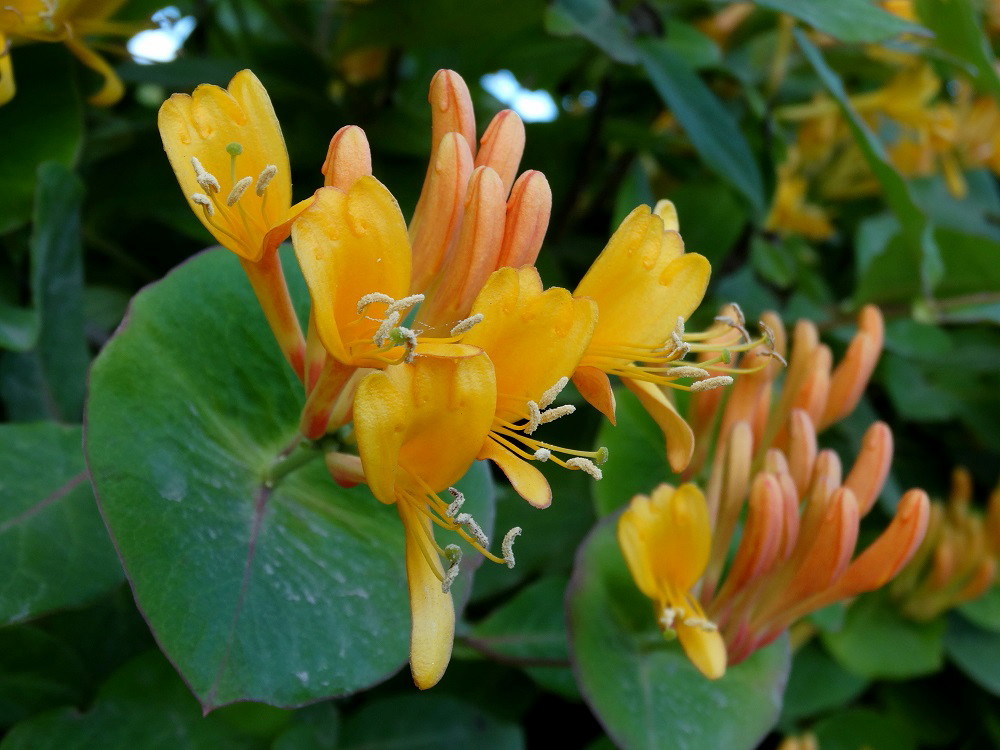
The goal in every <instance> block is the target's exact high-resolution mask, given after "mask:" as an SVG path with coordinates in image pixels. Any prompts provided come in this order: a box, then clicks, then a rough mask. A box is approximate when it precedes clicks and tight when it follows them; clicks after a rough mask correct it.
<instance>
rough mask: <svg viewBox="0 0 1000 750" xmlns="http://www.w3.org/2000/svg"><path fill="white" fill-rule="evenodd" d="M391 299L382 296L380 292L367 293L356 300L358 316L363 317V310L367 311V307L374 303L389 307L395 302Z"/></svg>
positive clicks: (387, 296)
mask: <svg viewBox="0 0 1000 750" xmlns="http://www.w3.org/2000/svg"><path fill="white" fill-rule="evenodd" d="M395 301H396V300H394V299H393V298H392V297H390V296H389V295H388V294H382V292H369V293H368V294H366V295H364V296H363V297H362V298H361V299H359V300H358V315H364V314H365V310H367V309H368V305H373V304H375V303H376V302H382V303H384V304H386V305H391V304H392V303H393V302H395Z"/></svg>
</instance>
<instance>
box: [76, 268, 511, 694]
mask: <svg viewBox="0 0 1000 750" xmlns="http://www.w3.org/2000/svg"><path fill="white" fill-rule="evenodd" d="M289 257H291V256H290V255H289V256H286V260H287V258H289ZM286 274H287V275H288V277H289V278H290V283H291V285H292V287H293V295H294V296H295V297H296V298H297V299H298V300H300V301H303V302H304V300H305V298H306V294H305V291H304V283H303V282H302V279H301V276H300V275H299V274H298V271H297V270H296V269H295V268H294V265H293V263H292V262H291V261H289V262H288V263H286ZM301 407H302V395H301V387H300V386H299V384H298V382H297V380H296V379H295V377H294V375H293V374H292V373H291V371H290V370H289V368H288V367H287V365H285V363H284V361H283V360H282V358H281V356H280V354H279V353H278V349H277V346H276V344H275V343H274V341H273V339H272V338H271V334H270V331H269V329H268V328H267V325H266V324H265V322H264V319H263V316H262V315H261V313H260V311H259V309H258V307H257V303H256V301H255V299H254V296H253V293H252V292H251V290H250V286H249V284H248V283H247V281H246V279H245V278H244V277H243V274H242V272H241V270H240V267H239V264H238V262H237V261H236V258H235V257H234V256H232V255H231V254H230V253H227V252H225V251H223V250H212V251H208V252H206V253H203V254H202V255H200V256H197V257H196V258H194V259H193V260H191V261H189V262H188V263H186V264H184V265H183V266H181V267H180V268H178V269H176V270H175V271H173V272H172V273H170V274H169V275H168V276H167V277H166V278H165V279H164V280H163V281H161V282H159V283H158V284H155V285H153V286H151V287H148V288H147V289H146V290H144V291H143V292H141V293H140V294H139V295H138V296H137V297H136V298H135V300H134V301H133V304H132V307H131V310H130V313H129V316H128V318H127V320H126V322H125V323H124V324H123V326H122V328H121V329H120V330H119V332H118V333H117V334H116V335H115V337H114V338H113V339H112V340H111V342H109V344H108V346H107V347H106V348H105V349H104V351H103V352H102V354H101V356H100V357H98V359H97V361H96V362H95V364H94V368H93V372H92V376H91V393H90V400H89V402H88V406H87V454H88V457H89V461H90V467H91V470H92V472H93V476H94V483H95V486H96V488H97V492H98V496H99V501H100V503H101V507H102V509H103V511H104V515H105V518H106V520H107V523H108V527H109V528H110V529H111V532H112V534H113V536H114V538H115V541H116V543H117V546H118V550H119V553H120V555H121V558H122V562H123V563H124V566H125V570H126V573H127V575H128V577H129V580H130V581H131V583H132V587H133V589H134V592H135V597H136V601H137V603H138V605H139V607H140V609H141V610H142V611H143V613H144V614H145V616H146V618H147V619H148V621H149V623H150V627H151V628H152V630H153V632H154V634H155V636H156V638H157V640H158V642H159V644H160V646H161V647H162V648H163V650H164V651H165V652H166V654H167V656H168V657H169V658H170V659H171V661H172V662H173V663H174V664H175V665H176V666H177V668H178V669H179V670H180V672H181V674H183V675H184V677H185V679H186V681H187V683H188V684H189V685H190V686H191V688H192V690H193V691H194V692H195V694H196V695H197V696H198V697H199V699H200V700H201V701H202V704H203V705H204V706H206V708H211V707H215V706H219V705H222V704H225V703H230V702H233V701H237V700H259V701H263V702H268V703H273V704H277V705H294V704H301V703H306V702H309V701H313V700H316V699H318V698H322V697H326V696H331V695H337V694H343V693H347V692H351V691H355V690H358V689H360V688H363V687H366V686H368V685H371V684H372V683H374V682H377V681H379V680H382V679H384V678H385V677H387V676H388V675H390V674H391V673H393V672H394V671H396V670H397V669H398V668H399V667H400V665H401V664H402V663H403V662H404V661H405V660H406V658H407V644H408V640H409V608H408V603H407V593H406V585H405V574H404V568H403V537H402V530H401V526H400V524H399V521H398V518H397V515H396V512H395V509H394V508H391V507H387V506H384V505H382V504H380V503H378V502H376V501H375V500H374V499H373V498H372V496H371V495H370V493H369V492H368V491H367V489H366V488H364V487H357V488H354V489H351V490H346V489H342V488H338V487H337V486H336V485H335V484H334V483H333V481H332V480H331V479H330V477H329V476H328V475H327V473H326V470H325V468H324V466H323V463H322V461H313V462H312V463H311V464H307V465H305V466H304V467H302V468H299V469H297V470H295V471H293V472H291V473H289V474H287V475H286V476H284V477H283V478H282V479H280V480H279V481H278V482H277V483H276V484H274V486H273V487H272V486H268V485H266V484H265V483H264V481H263V480H264V475H265V472H267V471H268V469H269V467H271V466H272V464H273V463H274V462H275V460H276V458H277V457H278V456H279V454H280V453H281V452H282V451H283V450H285V449H286V448H287V447H288V446H290V445H294V444H295V443H296V440H297V437H296V436H297V423H298V414H299V411H300V409H301ZM474 468H475V470H474V471H472V472H470V474H469V475H468V476H467V477H466V480H463V482H462V483H460V485H459V486H460V487H462V488H463V489H464V491H465V492H466V495H467V497H468V498H469V503H468V506H467V507H468V508H469V511H470V512H471V513H473V514H474V515H475V516H476V517H477V519H478V520H479V521H480V523H481V524H482V526H483V527H484V529H485V530H486V532H487V533H490V530H491V528H492V503H493V499H492V489H491V485H490V480H489V476H488V472H487V471H486V469H485V467H483V466H481V465H479V466H477V467H474ZM474 558H475V556H473V555H472V554H470V555H469V557H468V558H467V559H469V560H470V561H471V560H472V559H474ZM471 567H472V566H470V569H471ZM469 574H470V571H468V570H467V571H464V572H463V577H467V576H468V575H469ZM468 586H469V581H468V580H461V579H460V581H459V582H458V583H457V584H456V590H457V591H459V592H464V591H467V590H468Z"/></svg>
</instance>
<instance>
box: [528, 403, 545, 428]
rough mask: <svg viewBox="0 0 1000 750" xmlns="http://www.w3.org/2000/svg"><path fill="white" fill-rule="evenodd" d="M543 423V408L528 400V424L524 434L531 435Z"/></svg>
mask: <svg viewBox="0 0 1000 750" xmlns="http://www.w3.org/2000/svg"><path fill="white" fill-rule="evenodd" d="M541 424H542V410H541V409H539V408H538V404H536V403H535V402H534V401H529V402H528V424H526V425H525V426H524V434H525V435H530V434H531V433H533V432H534V431H535V430H537V429H538V428H539V427H540V426H541Z"/></svg>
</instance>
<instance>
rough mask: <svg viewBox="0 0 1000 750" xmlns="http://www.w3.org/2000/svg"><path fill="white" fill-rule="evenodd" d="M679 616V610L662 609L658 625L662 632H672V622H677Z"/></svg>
mask: <svg viewBox="0 0 1000 750" xmlns="http://www.w3.org/2000/svg"><path fill="white" fill-rule="evenodd" d="M679 614H680V610H676V609H674V608H673V607H664V608H663V613H662V614H661V615H660V625H662V626H663V629H664V630H673V629H674V622H675V621H676V620H677V615H679Z"/></svg>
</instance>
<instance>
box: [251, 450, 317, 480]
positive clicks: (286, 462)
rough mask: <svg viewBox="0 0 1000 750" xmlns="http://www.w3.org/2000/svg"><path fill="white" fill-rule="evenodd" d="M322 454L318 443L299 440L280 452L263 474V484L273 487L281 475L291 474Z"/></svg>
mask: <svg viewBox="0 0 1000 750" xmlns="http://www.w3.org/2000/svg"><path fill="white" fill-rule="evenodd" d="M322 455H323V450H322V448H321V447H320V445H319V443H318V442H316V441H313V440H300V441H298V442H296V443H294V444H293V445H291V446H290V447H289V448H287V449H285V450H284V451H282V452H281V454H280V455H279V456H278V457H277V458H276V459H274V463H272V464H271V466H270V467H269V468H268V470H267V472H266V473H265V475H264V484H265V485H266V486H268V487H274V485H276V484H277V483H278V482H279V481H280V480H281V478H282V477H284V476H286V475H288V474H291V473H292V472H293V471H295V470H296V469H298V468H300V467H302V466H305V465H306V464H307V463H309V462H310V461H314V460H315V459H317V458H320V457H321V456H322Z"/></svg>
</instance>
